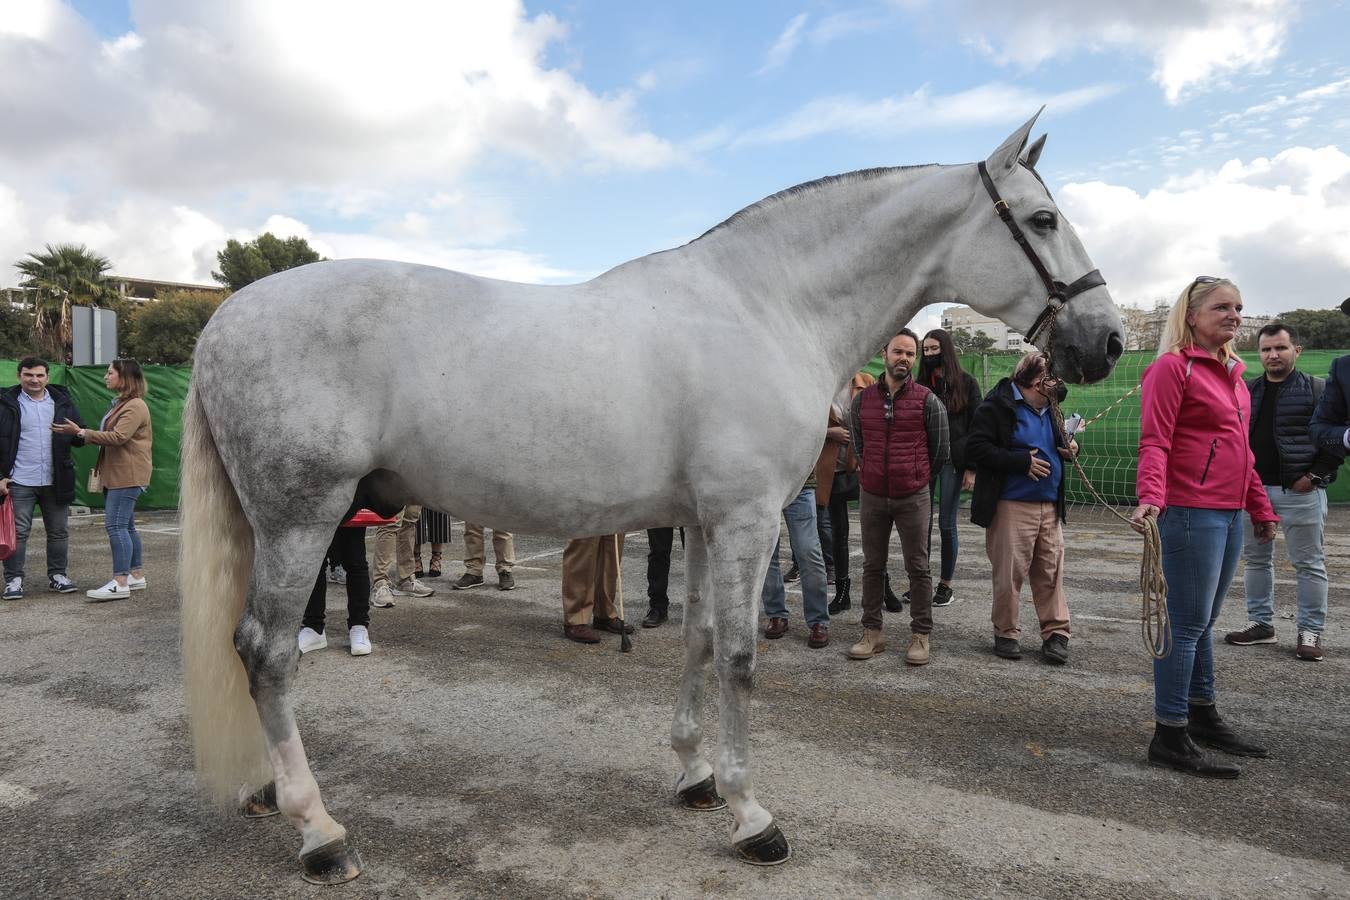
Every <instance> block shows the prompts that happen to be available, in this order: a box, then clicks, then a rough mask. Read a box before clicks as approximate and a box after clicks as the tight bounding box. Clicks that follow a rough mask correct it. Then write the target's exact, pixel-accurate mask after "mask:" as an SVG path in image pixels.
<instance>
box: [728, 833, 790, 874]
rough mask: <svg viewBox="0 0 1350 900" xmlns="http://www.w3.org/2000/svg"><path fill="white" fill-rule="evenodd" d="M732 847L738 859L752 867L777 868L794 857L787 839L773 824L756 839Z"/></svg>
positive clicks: (749, 838)
mask: <svg viewBox="0 0 1350 900" xmlns="http://www.w3.org/2000/svg"><path fill="white" fill-rule="evenodd" d="M732 847H733V849H735V851H736V858H737V859H739V860H740V861H741V862H743V863H749V864H750V865H752V866H776V865H779V864H780V863H785V862H787V861H788V857H790V856H791V855H792V848H791V847H789V846H788V842H787V838H786V837H784V836H783V832H781V831H779V830H778V826H777V825H775V824H773V823H770V824H769V827H768V828H766V829H764V830H763V831H761V832H760V833H759V834H757V835H755V836H754V837H748V838H746V839H745V840H743V841H737V842H736V843H735V844H733V845H732Z"/></svg>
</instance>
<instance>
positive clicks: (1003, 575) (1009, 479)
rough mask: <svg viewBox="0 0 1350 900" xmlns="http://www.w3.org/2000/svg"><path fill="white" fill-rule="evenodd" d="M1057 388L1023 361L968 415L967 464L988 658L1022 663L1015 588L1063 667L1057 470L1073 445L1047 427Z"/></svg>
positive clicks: (1065, 640)
mask: <svg viewBox="0 0 1350 900" xmlns="http://www.w3.org/2000/svg"><path fill="white" fill-rule="evenodd" d="M1062 388H1063V385H1062V383H1061V382H1060V381H1059V380H1058V379H1056V378H1054V377H1052V376H1051V375H1050V372H1049V360H1048V359H1047V358H1046V356H1045V355H1044V354H1043V353H1039V352H1032V353H1028V354H1026V355H1025V356H1023V357H1022V359H1021V360H1019V361H1018V363H1017V367H1016V368H1015V369H1014V370H1013V374H1012V377H1011V378H1004V379H1003V380H1002V381H1000V382H999V383H998V384H997V385H995V386H994V389H993V390H991V391H990V392H989V394H988V395H987V396H986V397H985V400H984V402H983V403H981V404H980V405H979V407H977V408H976V410H975V418H974V419H973V420H972V422H971V424H970V432H969V435H968V437H967V438H966V461H967V464H973V465H974V466H975V493H974V496H973V497H972V498H971V503H970V520H971V521H972V522H974V523H975V524H976V525H979V526H981V527H982V528H984V529H985V535H984V547H985V552H986V553H987V554H988V556H989V563H990V565H991V566H992V568H993V581H994V585H993V588H994V591H993V593H994V597H993V609H992V612H991V619H992V621H993V625H994V653H996V654H997V655H998V656H1001V657H1003V658H1004V659H1020V658H1021V656H1022V651H1021V648H1020V646H1019V644H1018V638H1019V637H1020V636H1021V633H1022V631H1021V628H1020V627H1019V626H1018V624H1017V614H1018V608H1019V601H1020V595H1021V592H1022V582H1023V581H1027V580H1030V582H1031V599H1032V601H1033V602H1034V603H1035V605H1036V616H1037V618H1038V619H1039V620H1040V626H1041V629H1040V630H1041V637H1042V639H1043V640H1042V643H1041V654H1042V656H1043V657H1044V659H1045V661H1046V662H1048V663H1051V664H1054V665H1063V664H1064V663H1066V662H1068V661H1069V603H1068V600H1067V599H1066V598H1065V596H1064V532H1063V529H1062V528H1061V526H1060V523H1061V522H1063V521H1064V463H1063V459H1067V458H1068V457H1069V456H1070V455H1071V454H1072V453H1076V452H1078V445H1077V444H1076V443H1074V442H1073V440H1072V439H1070V440H1069V442H1068V446H1067V447H1066V446H1065V443H1064V436H1063V435H1062V434H1061V433H1060V431H1059V429H1058V428H1057V427H1056V425H1055V422H1054V414H1053V410H1051V408H1050V398H1051V397H1052V396H1056V395H1057V394H1058V393H1059V392H1060V391H1061V390H1062Z"/></svg>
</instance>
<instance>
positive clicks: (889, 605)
mask: <svg viewBox="0 0 1350 900" xmlns="http://www.w3.org/2000/svg"><path fill="white" fill-rule="evenodd" d="M883 602H884V603H885V604H886V612H893V613H898V612H900V611H902V610H903V609H904V608H905V604H904V603H903V602H901V600H900V598H899V597H897V596H895V591H893V590H891V573H890V572H887V573H886V594H885V596H884V598H883Z"/></svg>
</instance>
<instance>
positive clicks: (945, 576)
mask: <svg viewBox="0 0 1350 900" xmlns="http://www.w3.org/2000/svg"><path fill="white" fill-rule="evenodd" d="M933 487H934V488H935V489H936V490H935V491H934V493H936V494H937V501H938V533H939V534H940V535H942V574H941V576H940V578H939V580H940V581H943V582H949V581H951V580H952V578H954V577H955V576H956V552H957V550H959V549H960V546H961V542H960V540H959V539H958V538H957V536H956V513H957V511H958V510H960V508H961V473H960V472H958V471H956V469H955V468H954V467H953V466H952V464H951V463H950V462H949V463H947V464H945V465H944V466H943V467H942V471H940V472H938V474H937V477H936V478H934V479H933ZM928 554H929V556H930V557H931V556H932V554H933V525H932V523H931V522H930V523H929V525H928Z"/></svg>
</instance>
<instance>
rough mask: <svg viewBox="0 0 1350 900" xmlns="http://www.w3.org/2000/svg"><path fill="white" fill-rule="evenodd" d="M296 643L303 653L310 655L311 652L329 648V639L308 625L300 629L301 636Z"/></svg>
mask: <svg viewBox="0 0 1350 900" xmlns="http://www.w3.org/2000/svg"><path fill="white" fill-rule="evenodd" d="M296 643H298V644H299V645H300V652H301V653H308V652H309V651H311V650H322V649H323V648H324V647H327V646H328V638H326V637H324V636H323V635H322V634H320V633H319V632H317V631H315V630H314V629H313V628H310V627H309V626H308V625H306V626H305V627H304V628H301V629H300V634H299V635H297V636H296Z"/></svg>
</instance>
